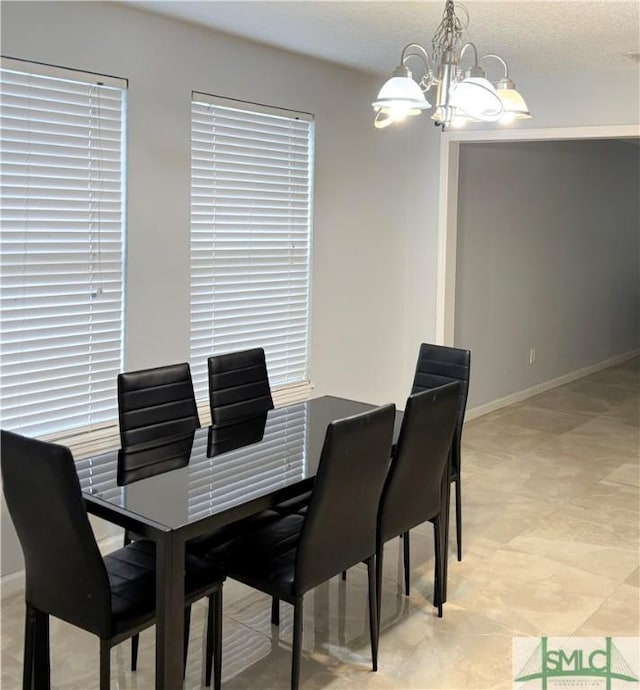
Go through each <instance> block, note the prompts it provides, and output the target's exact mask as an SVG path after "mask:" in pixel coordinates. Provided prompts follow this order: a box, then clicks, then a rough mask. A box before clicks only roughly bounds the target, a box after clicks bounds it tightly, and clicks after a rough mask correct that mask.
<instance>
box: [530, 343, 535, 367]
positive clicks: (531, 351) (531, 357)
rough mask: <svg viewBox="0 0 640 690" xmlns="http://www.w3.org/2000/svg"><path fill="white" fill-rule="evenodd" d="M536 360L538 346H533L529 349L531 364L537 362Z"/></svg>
mask: <svg viewBox="0 0 640 690" xmlns="http://www.w3.org/2000/svg"><path fill="white" fill-rule="evenodd" d="M535 362H536V348H535V347H532V348H531V349H530V350H529V364H535Z"/></svg>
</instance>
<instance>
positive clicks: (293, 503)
mask: <svg viewBox="0 0 640 690" xmlns="http://www.w3.org/2000/svg"><path fill="white" fill-rule="evenodd" d="M310 498H311V491H305V492H304V493H303V494H300V495H299V496H294V497H293V498H289V499H287V500H286V501H282V502H281V503H278V505H276V506H274V508H273V509H274V510H275V511H276V513H280V514H281V515H287V514H288V513H298V512H300V511H302V510H304V511H305V512H306V508H307V504H308V503H309V499H310Z"/></svg>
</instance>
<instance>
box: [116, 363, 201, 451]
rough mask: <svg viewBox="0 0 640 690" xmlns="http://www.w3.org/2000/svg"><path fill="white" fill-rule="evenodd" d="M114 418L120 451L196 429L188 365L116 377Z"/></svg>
mask: <svg viewBox="0 0 640 690" xmlns="http://www.w3.org/2000/svg"><path fill="white" fill-rule="evenodd" d="M118 416H119V420H120V441H121V444H122V446H123V448H124V447H128V446H132V445H136V444H139V443H147V442H149V441H153V440H156V439H159V438H166V437H170V436H185V435H188V434H189V432H191V431H193V430H194V429H198V428H199V427H200V420H199V418H198V408H197V406H196V397H195V394H194V392H193V382H192V380H191V369H190V368H189V364H187V363H185V364H171V365H168V366H164V367H156V368H154V369H142V370H141V371H131V372H127V373H125V374H118Z"/></svg>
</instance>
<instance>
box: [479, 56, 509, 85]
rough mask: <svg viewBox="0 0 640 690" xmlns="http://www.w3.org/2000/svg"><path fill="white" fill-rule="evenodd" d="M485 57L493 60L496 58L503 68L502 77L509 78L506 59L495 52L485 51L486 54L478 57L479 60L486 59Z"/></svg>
mask: <svg viewBox="0 0 640 690" xmlns="http://www.w3.org/2000/svg"><path fill="white" fill-rule="evenodd" d="M487 58H493V59H494V60H497V61H498V62H499V63H500V64H501V65H502V67H503V68H504V78H505V79H509V65H507V63H506V61H505V60H504V59H503V58H501V57H500V56H499V55H496V54H495V53H487V54H486V55H483V56H482V57H481V58H480V60H481V61H482V60H486V59H487Z"/></svg>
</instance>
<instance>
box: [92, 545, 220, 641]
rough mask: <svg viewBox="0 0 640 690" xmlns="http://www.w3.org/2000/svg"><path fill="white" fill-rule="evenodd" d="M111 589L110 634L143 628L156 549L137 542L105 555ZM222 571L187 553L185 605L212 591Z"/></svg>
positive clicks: (151, 598) (151, 600)
mask: <svg viewBox="0 0 640 690" xmlns="http://www.w3.org/2000/svg"><path fill="white" fill-rule="evenodd" d="M104 563H105V566H106V569H107V576H108V578H109V585H110V588H111V613H112V620H113V634H114V635H115V634H118V633H120V632H123V631H125V630H127V629H130V628H132V627H135V626H138V625H143V624H144V623H145V622H146V621H149V620H151V619H152V618H154V616H155V603H156V602H155V595H156V591H155V590H156V575H155V574H156V549H155V544H154V543H153V542H152V541H147V540H144V539H141V540H139V541H135V542H133V543H132V544H128V545H127V546H125V547H124V548H122V549H118V550H117V551H114V552H113V553H110V554H109V555H108V556H105V558H104ZM224 577H225V576H224V572H223V571H222V570H221V569H220V568H219V567H218V566H217V565H216V563H215V562H214V561H213V560H211V559H207V560H204V559H200V558H197V557H196V556H193V555H191V554H187V556H186V559H185V602H186V603H191V602H192V601H195V600H197V599H199V598H200V597H203V596H205V594H207V593H208V592H210V591H213V590H215V589H216V588H217V587H219V586H220V585H221V584H222V582H223V581H224Z"/></svg>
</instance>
